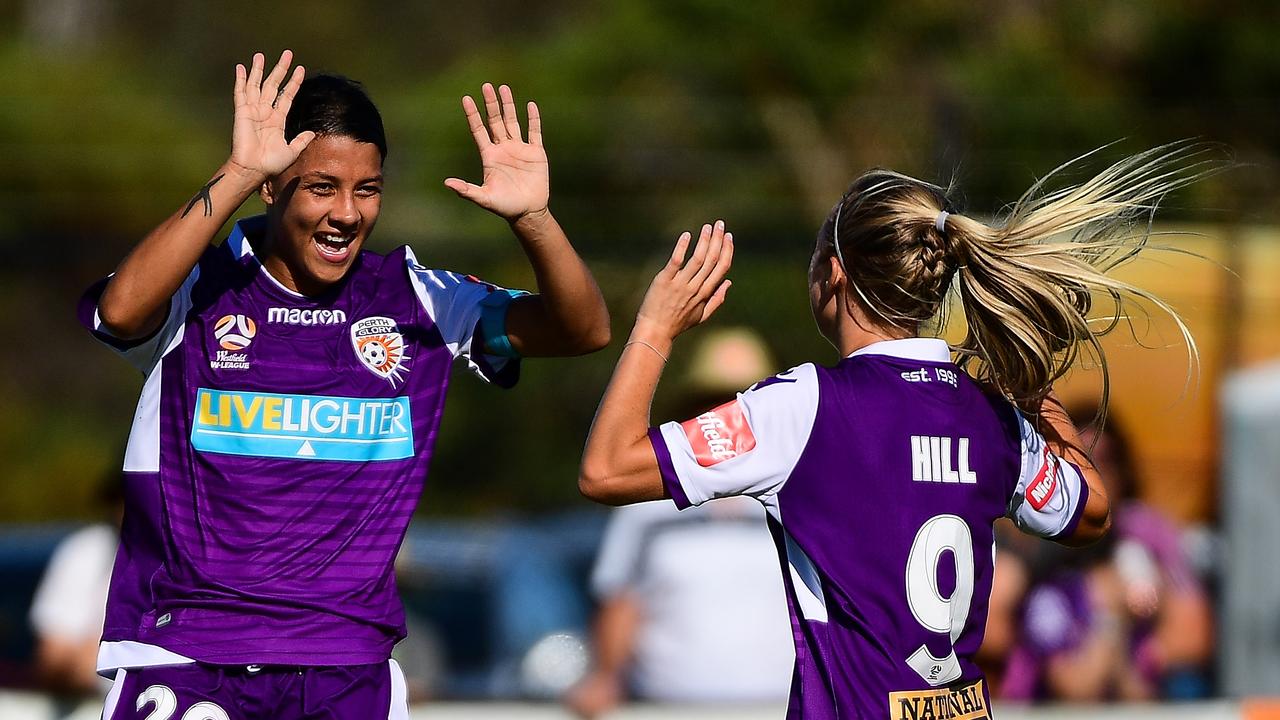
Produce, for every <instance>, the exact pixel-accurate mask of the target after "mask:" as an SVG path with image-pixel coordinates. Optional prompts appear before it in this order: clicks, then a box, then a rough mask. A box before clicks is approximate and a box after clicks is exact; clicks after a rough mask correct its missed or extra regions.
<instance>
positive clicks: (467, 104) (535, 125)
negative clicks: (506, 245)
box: [444, 83, 551, 221]
mask: <svg viewBox="0 0 1280 720" xmlns="http://www.w3.org/2000/svg"><path fill="white" fill-rule="evenodd" d="M481 93H482V95H483V97H484V105H485V116H486V117H485V118H484V119H482V118H481V117H480V108H479V107H477V106H476V102H475V100H473V99H472V98H471V96H470V95H468V96H466V97H463V98H462V110H463V112H464V113H465V114H466V117H467V125H469V126H470V128H471V136H472V137H473V138H474V139H475V141H476V148H478V149H479V150H480V164H481V167H482V175H481V178H482V180H481V184H480V185H476V184H474V183H469V182H467V181H465V180H461V179H459V178H449V179H447V180H445V181H444V184H445V185H446V186H447V187H448V188H449V189H450V190H453V191H454V192H456V193H458V195H460V196H462V197H464V198H466V199H468V200H470V201H471V202H474V203H475V204H477V205H479V206H480V207H482V208H484V209H486V210H488V211H490V212H492V213H494V214H496V215H499V216H501V217H503V218H505V219H507V220H508V221H515V220H517V219H519V218H520V217H522V216H524V215H528V214H530V213H535V212H540V211H542V210H545V209H546V207H547V201H548V199H549V198H550V194H551V189H550V188H551V184H550V172H549V169H548V166H547V153H546V151H545V150H544V149H543V147H542V118H541V117H540V116H539V114H538V106H537V104H536V103H533V102H530V103H529V104H528V106H527V107H528V113H529V139H528V141H527V142H526V141H525V140H524V138H523V137H522V135H521V131H520V120H519V118H518V117H517V115H516V103H515V98H514V97H513V96H512V94H511V88H509V87H507V86H506V85H503V86H501V87H500V88H498V90H497V91H495V90H494V88H493V85H492V84H490V83H485V84H484V86H483V87H482V88H481Z"/></svg>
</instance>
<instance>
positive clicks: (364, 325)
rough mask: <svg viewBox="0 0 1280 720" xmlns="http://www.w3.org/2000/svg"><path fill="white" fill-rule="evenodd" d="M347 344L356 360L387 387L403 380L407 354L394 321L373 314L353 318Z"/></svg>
mask: <svg viewBox="0 0 1280 720" xmlns="http://www.w3.org/2000/svg"><path fill="white" fill-rule="evenodd" d="M351 345H352V347H354V348H355V350H356V357H358V358H360V362H361V363H364V366H365V367H366V368H368V369H369V370H370V372H372V373H373V374H374V375H377V376H378V377H380V378H383V379H385V380H386V381H387V382H389V383H391V387H395V386H396V385H397V384H399V383H400V382H403V381H404V375H403V373H405V372H408V368H407V367H406V361H408V360H409V356H408V355H405V354H404V336H402V335H401V334H400V328H399V327H397V326H396V321H395V320H392V319H391V318H389V317H382V316H374V317H367V318H364V319H362V320H357V321H355V322H354V323H352V325H351Z"/></svg>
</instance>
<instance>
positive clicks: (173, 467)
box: [81, 218, 519, 672]
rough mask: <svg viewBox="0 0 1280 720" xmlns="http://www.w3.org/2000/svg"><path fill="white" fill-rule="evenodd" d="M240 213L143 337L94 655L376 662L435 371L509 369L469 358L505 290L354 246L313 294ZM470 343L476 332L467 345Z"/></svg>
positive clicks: (127, 347)
mask: <svg viewBox="0 0 1280 720" xmlns="http://www.w3.org/2000/svg"><path fill="white" fill-rule="evenodd" d="M262 227H263V221H262V218H251V219H249V220H244V221H241V222H240V223H238V224H237V225H236V228H235V230H234V231H233V232H232V234H231V236H230V237H229V238H228V239H227V241H226V242H225V243H223V244H222V245H221V246H217V247H213V248H210V249H209V250H208V251H207V252H206V253H205V255H204V256H203V257H202V258H201V260H200V262H199V263H198V264H197V266H196V268H195V269H194V270H193V271H192V273H191V275H190V276H189V277H188V279H187V281H186V282H185V283H184V285H183V286H182V288H181V289H180V290H179V291H178V293H177V294H176V295H175V296H174V298H173V299H172V300H171V302H170V311H169V315H168V318H167V320H166V322H165V324H164V326H163V327H162V328H161V329H160V330H159V331H158V332H157V333H156V334H155V335H154V336H152V337H150V338H146V339H144V340H141V341H136V342H132V343H123V342H120V341H118V340H115V339H113V338H111V337H110V336H109V335H106V334H105V333H104V332H103V330H102V329H101V326H100V322H99V320H98V318H97V313H96V300H97V297H98V294H99V293H100V292H101V287H102V286H101V285H99V286H98V287H96V288H95V289H93V290H91V291H90V292H89V293H88V294H86V298H85V302H84V303H82V308H81V319H82V322H84V323H85V324H86V325H87V326H88V327H89V328H90V329H91V330H93V331H94V334H95V336H96V337H98V338H99V339H101V340H103V341H104V342H106V343H107V344H109V345H111V346H112V347H114V348H115V349H116V350H118V351H119V352H120V353H121V354H122V355H124V356H125V358H126V359H128V360H130V361H131V362H132V363H133V364H134V365H135V366H137V367H138V368H139V369H140V370H142V371H143V372H144V373H145V375H146V382H145V384H144V387H143V391H142V397H141V399H140V400H139V404H138V410H137V413H136V415H135V418H134V424H133V429H132V431H131V434H130V438H129V447H128V450H127V452H126V458H125V471H126V476H127V478H128V484H127V487H126V490H127V492H128V496H127V506H126V517H125V523H124V528H123V531H122V543H121V549H120V552H119V553H118V556H117V560H116V568H115V572H114V573H113V577H112V587H111V591H110V595H109V599H108V606H107V619H106V625H105V628H104V631H103V646H102V651H101V653H100V656H99V670H100V671H102V672H107V671H110V670H112V669H114V668H117V667H137V666H144V665H157V664H172V663H182V662H189V661H191V660H198V661H201V662H205V663H214V664H282V665H359V664H371V663H381V662H385V661H386V660H387V658H388V657H390V653H391V647H392V645H394V644H395V642H396V641H398V640H399V639H400V638H402V637H404V632H405V630H404V614H403V609H402V607H401V604H400V600H399V597H398V595H397V592H396V585H395V579H394V573H393V561H394V559H395V555H396V552H397V550H398V548H399V547H400V543H401V541H402V540H403V537H404V533H405V530H406V528H407V526H408V523H409V519H410V516H411V515H412V513H413V509H414V507H415V505H416V503H417V500H418V497H419V495H420V494H421V491H422V487H423V482H424V479H425V477H426V472H427V466H428V462H429V459H430V456H431V452H432V448H433V446H434V443H435V438H436V431H437V428H438V427H439V423H440V416H441V412H442V410H443V406H444V400H445V391H446V388H447V386H448V381H449V372H450V368H451V366H452V365H453V363H454V361H455V359H457V358H459V357H461V358H465V359H466V360H467V361H468V363H469V364H470V366H471V368H472V369H473V370H474V371H475V372H477V374H480V375H481V376H482V377H485V378H486V379H489V380H491V381H493V382H495V383H496V384H499V385H510V384H512V383H514V382H515V379H516V375H517V373H518V367H519V366H518V362H517V361H515V360H514V359H507V358H495V357H489V356H484V355H482V354H481V353H480V350H479V347H478V345H479V344H480V341H478V340H476V338H475V337H474V335H475V333H476V330H477V326H478V324H481V323H482V317H485V318H491V317H493V316H494V315H497V316H499V317H500V315H501V313H503V312H505V307H506V304H507V303H508V302H509V301H510V299H511V297H512V293H510V292H508V291H506V290H503V289H501V288H497V287H495V286H492V285H489V284H487V283H483V282H480V281H477V280H475V279H474V278H467V277H462V276H459V275H456V274H454V273H449V272H443V271H439V270H428V269H426V268H423V267H421V266H420V265H418V264H417V262H416V261H415V259H414V257H413V254H412V253H411V252H410V251H409V249H408V248H405V247H402V248H400V249H398V250H396V251H394V252H392V253H390V254H389V255H387V256H385V257H384V256H380V255H377V254H375V253H372V252H367V251H366V252H362V253H361V254H360V256H359V258H357V260H356V262H355V264H354V265H353V267H352V269H351V271H350V272H349V274H348V276H347V277H346V278H345V279H344V280H343V281H342V282H340V283H338V284H337V285H336V286H335V287H334V288H332V289H331V290H330V291H328V292H327V293H325V294H324V295H321V296H318V297H304V296H301V295H298V294H297V293H294V292H291V291H289V290H288V289H286V288H285V287H283V286H282V285H280V284H279V283H278V282H277V281H276V280H275V279H274V278H272V277H271V276H270V274H269V273H267V272H266V270H265V269H263V267H262V265H261V264H260V262H259V261H258V259H257V258H256V257H255V256H254V254H253V250H252V248H251V247H250V244H249V242H248V240H247V238H246V234H247V235H248V236H250V237H252V236H254V235H256V234H257V233H260V232H261V229H262ZM473 341H475V344H476V345H477V347H475V348H473Z"/></svg>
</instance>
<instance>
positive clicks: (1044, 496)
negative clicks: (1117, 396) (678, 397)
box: [579, 146, 1196, 720]
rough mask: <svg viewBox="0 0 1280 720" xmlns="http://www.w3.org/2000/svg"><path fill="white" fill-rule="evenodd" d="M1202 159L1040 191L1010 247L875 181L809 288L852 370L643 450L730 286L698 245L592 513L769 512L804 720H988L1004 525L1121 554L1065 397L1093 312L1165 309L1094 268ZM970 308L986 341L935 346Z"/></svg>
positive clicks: (939, 199) (820, 250) (666, 277)
mask: <svg viewBox="0 0 1280 720" xmlns="http://www.w3.org/2000/svg"><path fill="white" fill-rule="evenodd" d="M1194 153H1195V151H1194V149H1188V148H1185V147H1182V146H1176V147H1169V148H1159V149H1156V150H1154V151H1150V152H1148V153H1144V154H1142V155H1139V156H1136V157H1134V158H1131V159H1129V160H1126V161H1124V162H1121V163H1119V164H1117V165H1115V166H1113V167H1112V168H1110V169H1108V170H1107V171H1105V172H1103V173H1102V174H1101V175H1099V176H1098V177H1096V178H1094V179H1093V180H1091V181H1089V182H1086V183H1084V184H1083V185H1081V186H1079V187H1075V188H1070V189H1067V190H1063V191H1059V192H1053V193H1048V194H1040V192H1039V191H1040V189H1041V187H1042V186H1037V187H1035V188H1033V189H1032V191H1030V192H1028V194H1027V195H1026V196H1024V197H1023V199H1022V200H1021V201H1020V202H1019V203H1018V204H1017V205H1016V206H1015V207H1014V208H1013V210H1012V212H1011V213H1010V215H1009V216H1008V218H1007V219H1005V220H1004V221H1003V222H1001V223H999V224H996V225H988V224H985V223H983V222H981V221H979V220H976V219H973V218H970V217H967V216H963V215H959V214H956V213H955V212H954V208H953V207H952V205H951V204H950V203H949V201H948V198H947V196H946V194H945V192H944V191H943V190H942V189H941V188H938V187H936V186H934V185H930V184H927V183H924V182H921V181H919V180H915V179H912V178H909V177H906V176H903V175H900V174H897V173H893V172H888V171H882V170H876V171H872V172H868V173H866V174H865V175H863V176H861V177H860V178H858V179H857V180H856V181H855V182H854V183H853V185H852V186H851V187H850V189H849V191H848V192H847V193H846V194H845V196H844V197H842V198H841V199H840V202H839V203H837V204H836V206H835V207H834V208H833V209H832V211H831V214H830V216H829V217H828V218H827V220H826V222H825V223H824V224H823V226H822V229H821V230H820V231H819V233H818V239H817V247H816V248H815V250H814V252H813V255H812V259H811V261H810V264H809V300H810V304H811V306H812V309H813V314H814V317H815V319H816V320H817V324H818V330H819V332H821V333H822V335H823V337H824V338H826V339H827V340H828V341H829V342H831V344H832V345H834V346H835V348H836V349H837V350H838V351H839V353H840V356H841V358H842V359H841V360H840V361H839V362H838V363H837V364H836V365H834V366H832V367H824V366H820V365H815V364H805V365H801V366H799V367H796V368H793V369H791V370H789V371H787V372H784V373H782V374H780V375H777V376H774V377H770V378H766V379H764V380H761V381H760V382H758V383H756V384H755V385H754V386H752V387H751V388H750V389H749V390H747V391H746V392H743V393H741V394H739V395H738V397H737V399H736V400H734V401H733V402H730V403H728V404H725V405H722V406H720V407H719V408H716V409H714V410H712V411H710V412H707V413H704V414H702V415H699V416H698V417H696V418H693V419H691V420H687V421H685V422H683V423H678V422H670V423H667V424H665V425H662V426H661V427H656V428H649V427H648V426H649V405H650V401H651V399H652V397H653V392H654V389H655V387H656V385H657V382H658V378H659V376H660V374H661V372H662V368H663V366H664V364H665V363H666V360H667V357H668V356H669V354H670V352H671V349H672V343H673V341H674V340H675V338H676V336H677V335H679V334H680V333H682V332H684V331H685V330H688V329H689V328H691V327H693V326H695V325H698V324H699V323H702V322H705V321H706V320H707V318H708V317H710V316H711V314H712V313H714V312H715V311H716V309H717V308H718V307H719V306H720V305H721V304H722V303H723V302H724V299H725V293H726V292H727V291H728V289H729V284H730V283H729V281H728V280H726V279H725V277H726V274H727V273H728V271H729V266H730V263H731V261H732V257H733V237H732V235H731V234H730V233H727V232H725V229H724V224H723V223H722V222H717V223H716V224H715V225H714V226H710V225H708V226H704V227H703V228H702V232H701V234H700V235H699V237H698V241H697V244H696V246H695V247H694V249H693V254H692V256H691V257H689V258H688V259H687V260H686V252H687V250H688V247H689V245H690V243H691V240H692V238H691V237H690V235H689V233H685V234H683V235H681V237H680V239H679V240H678V241H677V243H676V247H675V250H674V252H673V253H672V255H671V259H670V261H669V262H668V263H667V265H666V266H665V267H664V268H663V269H662V270H661V271H660V272H659V273H658V275H657V277H656V278H655V279H654V281H653V284H652V285H651V286H650V288H649V291H648V294H647V295H646V296H645V299H644V301H643V303H642V305H641V307H640V310H639V314H638V316H637V318H636V323H635V327H634V329H633V330H632V332H631V336H630V339H629V341H628V342H627V344H626V346H625V347H624V350H623V354H622V357H621V359H620V360H619V362H618V366H617V368H616V370H615V371H614V375H613V379H612V381H611V382H610V384H609V387H608V389H607V390H606V392H605V395H604V398H603V400H602V401H601V404H600V408H599V411H598V412H597V414H596V419H595V423H594V425H593V427H592V429H591V433H590V436H589V438H588V440H587V446H586V450H585V454H584V456H583V460H582V472H581V477H580V479H579V483H580V487H581V489H582V492H583V493H584V494H585V495H587V496H588V497H590V498H592V499H595V500H598V501H601V502H606V503H611V504H622V503H631V502H638V501H643V500H653V499H657V498H662V497H670V498H671V499H672V500H674V501H675V503H676V505H678V506H680V507H688V506H690V505H697V504H701V503H703V502H705V501H707V500H710V499H712V498H717V497H723V496H729V495H749V496H752V497H755V498H757V499H758V500H759V501H760V502H762V503H763V504H764V505H765V508H766V510H767V515H768V520H769V525H770V528H771V530H772V532H773V535H774V539H775V542H776V544H777V547H778V552H779V556H780V559H781V561H782V564H783V568H784V572H783V576H784V580H785V584H786V588H787V595H788V602H789V605H790V610H791V615H792V625H793V628H794V637H795V644H796V664H795V671H794V674H793V678H792V690H791V700H790V709H789V712H788V717H790V718H806V719H807V720H812V719H814V718H824V719H825V718H836V717H842V718H850V717H866V718H886V717H888V718H895V719H898V718H902V719H906V718H965V719H968V718H986V717H988V716H989V710H988V706H989V702H988V693H987V690H986V688H985V687H984V683H983V679H982V675H981V673H980V671H979V670H978V668H977V666H975V665H974V663H973V661H972V658H973V655H974V653H975V651H976V650H977V649H978V646H979V644H980V643H981V640H982V634H983V626H984V624H985V619H986V605H987V598H988V595H989V594H990V590H991V574H992V551H993V547H994V546H993V539H992V524H993V523H994V522H995V520H997V519H998V518H1000V517H1001V516H1003V515H1008V516H1010V517H1012V518H1013V520H1014V521H1015V522H1016V523H1017V524H1018V525H1019V527H1021V528H1022V529H1023V530H1025V531H1027V532H1030V533H1033V534H1036V535H1040V536H1043V537H1047V538H1051V539H1054V540H1058V541H1060V542H1064V543H1087V542H1089V541H1091V540H1094V539H1096V538H1098V537H1100V536H1101V535H1102V534H1103V533H1104V532H1106V530H1107V527H1108V523H1109V519H1108V518H1109V510H1108V504H1107V498H1106V495H1105V492H1104V491H1103V489H1102V484H1101V481H1100V479H1099V477H1098V475H1097V473H1096V472H1095V470H1094V468H1093V467H1092V465H1091V464H1090V463H1089V459H1088V457H1087V456H1086V454H1085V453H1084V452H1083V451H1082V450H1081V448H1080V444H1079V441H1078V439H1077V435H1076V432H1075V430H1074V428H1073V427H1072V424H1071V421H1070V419H1069V418H1068V417H1067V416H1066V414H1065V413H1064V412H1063V410H1062V406H1061V405H1060V404H1059V403H1058V401H1057V399H1056V398H1055V396H1054V395H1053V394H1052V384H1053V381H1054V380H1055V379H1056V378H1058V377H1059V376H1060V375H1061V374H1062V373H1063V372H1064V371H1065V369H1066V367H1067V366H1068V365H1069V364H1070V362H1071V360H1072V358H1073V357H1075V354H1076V351H1077V349H1078V348H1079V347H1080V346H1081V345H1082V344H1084V345H1086V346H1087V345H1090V344H1092V345H1093V346H1094V347H1095V349H1096V348H1097V345H1096V343H1097V340H1096V336H1097V335H1098V334H1100V332H1101V330H1099V329H1098V328H1097V327H1096V326H1094V325H1091V324H1090V323H1089V322H1088V321H1087V320H1086V314H1087V312H1088V310H1089V306H1090V296H1089V292H1090V291H1091V290H1100V291H1105V292H1115V293H1126V292H1128V293H1130V294H1137V295H1139V296H1142V297H1147V298H1149V296H1148V295H1146V294H1145V293H1143V292H1142V291H1140V290H1137V289H1136V288H1130V287H1128V286H1126V285H1124V284H1122V283H1120V282H1118V281H1116V280H1113V279H1110V278H1108V277H1107V276H1106V275H1104V274H1103V273H1102V271H1101V270H1100V269H1099V268H1107V267H1110V266H1111V265H1113V264H1114V261H1115V260H1116V259H1117V258H1121V257H1125V256H1127V254H1129V253H1131V252H1132V251H1133V250H1134V249H1135V248H1136V247H1139V246H1140V241H1142V240H1144V239H1145V233H1144V232H1139V233H1137V235H1136V236H1132V237H1133V239H1136V240H1137V241H1139V244H1134V243H1126V242H1124V240H1123V236H1120V235H1117V234H1116V233H1117V231H1118V230H1120V229H1122V228H1123V227H1124V226H1125V225H1126V223H1127V222H1128V221H1129V220H1132V219H1134V218H1135V215H1137V214H1139V213H1141V212H1144V211H1147V210H1150V209H1151V208H1152V207H1153V206H1154V203H1155V202H1156V201H1157V200H1158V199H1159V198H1160V197H1161V195H1162V194H1164V193H1165V192H1167V191H1169V190H1170V189H1172V188H1174V187H1177V186H1179V185H1181V184H1184V183H1185V182H1188V181H1189V180H1190V179H1192V178H1193V177H1194V176H1195V174H1196V173H1195V171H1194V169H1193V170H1189V171H1186V172H1180V170H1181V169H1182V168H1183V166H1182V165H1181V164H1180V163H1182V161H1185V160H1187V156H1188V155H1193V154H1194ZM1192 167H1194V166H1192ZM1073 233H1074V235H1073V236H1072V239H1071V240H1067V241H1056V242H1055V241H1054V240H1055V239H1058V238H1060V236H1062V235H1063V234H1066V235H1071V234H1073ZM1117 253H1120V254H1119V255H1117ZM953 284H954V285H955V286H956V288H957V290H958V293H959V297H960V302H961V305H962V307H963V310H964V313H965V321H966V324H967V326H968V335H967V337H966V338H965V340H964V341H963V343H962V344H961V345H960V346H959V347H958V348H956V349H955V350H952V349H950V348H948V346H947V345H946V343H945V342H944V341H942V340H939V339H932V338H927V337H920V333H921V331H922V328H924V326H925V324H926V322H927V321H929V320H930V319H932V318H934V317H935V316H937V315H938V313H939V312H940V311H941V310H942V308H943V302H944V298H945V296H946V294H947V291H948V288H950V287H951V286H952V285H953ZM1184 332H1185V328H1184ZM1188 339H1189V337H1188ZM953 354H954V355H957V356H958V360H959V364H957V362H954V361H953ZM966 365H967V366H968V368H969V369H970V370H969V372H966V369H965V368H966ZM970 372H972V373H973V375H972V376H971V375H970ZM1015 406H1019V407H1022V408H1024V409H1027V410H1029V411H1030V412H1028V413H1023V412H1019V411H1018V410H1017V409H1016V407H1015ZM715 611H716V610H715V608H707V612H715Z"/></svg>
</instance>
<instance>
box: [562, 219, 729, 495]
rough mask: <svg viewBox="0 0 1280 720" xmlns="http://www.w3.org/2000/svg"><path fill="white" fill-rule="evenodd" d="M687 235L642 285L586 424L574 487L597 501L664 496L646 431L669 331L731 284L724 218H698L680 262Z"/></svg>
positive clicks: (711, 304)
mask: <svg viewBox="0 0 1280 720" xmlns="http://www.w3.org/2000/svg"><path fill="white" fill-rule="evenodd" d="M690 240H691V237H690V235H689V233H684V234H682V235H681V236H680V239H679V240H678V241H676V247H675V250H674V251H673V252H672V253H671V259H670V260H669V261H667V264H666V266H664V267H663V268H662V270H660V271H659V272H658V274H657V276H656V277H654V279H653V284H651V285H650V286H649V291H648V292H647V293H646V294H645V297H644V302H643V303H641V305H640V312H639V313H638V314H637V316H636V324H635V327H634V328H633V329H632V330H631V337H630V338H629V339H628V340H627V343H626V345H624V346H623V348H622V357H621V358H619V359H618V366H617V368H615V369H614V371H613V378H612V379H611V380H610V381H609V387H608V388H607V389H606V390H605V393H604V398H603V399H601V401H600V408H599V409H598V410H596V418H595V421H594V422H593V423H592V424H591V432H590V433H589V434H588V436H587V447H586V449H585V450H584V451H583V455H582V469H581V472H580V474H579V477H578V489H579V490H581V491H582V494H583V495H585V496H587V497H588V498H591V499H592V500H595V501H597V502H602V503H608V504H610V505H624V504H627V503H633V502H643V501H645V500H657V499H659V498H662V497H665V493H666V491H665V489H664V488H663V485H662V476H661V474H660V473H659V471H658V459H657V456H655V455H654V453H653V446H652V445H651V444H650V443H649V437H648V431H649V407H650V405H652V404H653V393H654V391H655V390H656V389H657V387H658V379H659V378H660V377H661V375H662V367H663V366H664V365H665V364H666V362H667V358H668V357H670V356H671V346H672V344H673V343H674V342H675V339H676V336H677V335H679V334H680V333H682V332H684V331H685V330H688V329H689V328H691V327H694V326H696V325H699V324H701V323H703V322H705V321H706V320H707V318H709V317H711V315H712V313H714V312H715V311H716V310H717V309H718V308H719V307H720V306H721V305H722V304H724V298H725V293H727V292H728V291H729V286H730V285H731V284H732V283H731V282H730V281H729V280H726V279H725V276H726V275H727V274H728V273H729V266H730V264H731V263H732V262H733V235H732V234H731V233H726V232H725V231H724V223H723V222H721V221H716V224H715V226H714V227H713V226H711V225H703V226H702V233H701V234H700V235H699V236H698V244H697V246H696V247H695V248H694V250H693V256H692V257H690V258H689V260H688V262H685V253H686V252H687V251H688V249H689V242H690Z"/></svg>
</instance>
